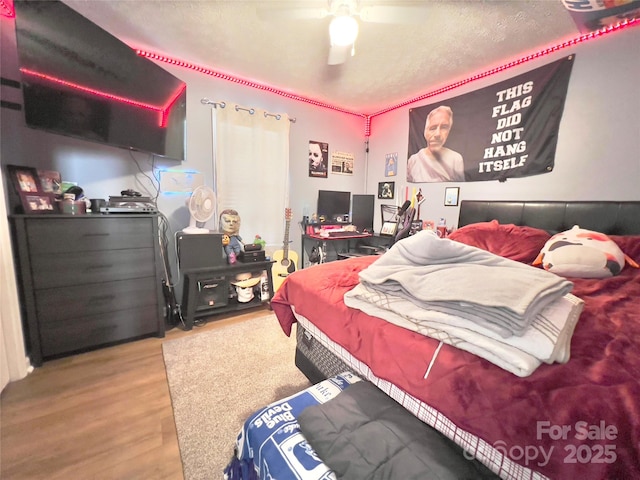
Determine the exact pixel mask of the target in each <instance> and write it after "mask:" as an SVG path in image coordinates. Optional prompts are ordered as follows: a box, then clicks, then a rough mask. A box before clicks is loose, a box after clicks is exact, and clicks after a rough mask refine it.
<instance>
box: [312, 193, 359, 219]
mask: <svg viewBox="0 0 640 480" xmlns="http://www.w3.org/2000/svg"><path fill="white" fill-rule="evenodd" d="M350 208H351V193H350V192H336V191H334V190H319V191H318V211H317V213H318V218H319V219H322V218H324V221H325V222H329V223H333V222H342V221H344V217H345V216H346V217H347V218H348V217H349V209H350Z"/></svg>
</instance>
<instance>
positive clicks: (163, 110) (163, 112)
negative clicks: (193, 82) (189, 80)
mask: <svg viewBox="0 0 640 480" xmlns="http://www.w3.org/2000/svg"><path fill="white" fill-rule="evenodd" d="M20 71H21V72H22V73H23V74H25V75H31V76H34V77H37V78H41V79H43V80H46V81H48V82H52V83H57V84H58V85H64V86H65V87H69V88H72V89H74V90H80V91H81V92H85V93H90V94H92V95H95V96H98V97H102V98H107V99H109V100H115V101H117V102H122V103H126V104H128V105H132V106H134V107H139V108H144V109H147V110H152V111H155V112H158V114H159V115H160V127H162V128H165V127H166V126H167V118H168V116H169V113H168V112H169V110H170V108H171V107H172V106H173V104H174V103H175V102H176V101H177V100H178V98H179V97H180V95H181V94H182V92H183V90H184V89H185V88H186V85H181V86H180V88H179V89H178V90H177V91H176V92H175V93H174V94H173V95H172V96H171V97H170V99H169V101H168V102H167V103H166V105H165V106H162V107H157V106H155V105H149V104H147V103H142V102H138V101H136V100H131V99H130V98H125V97H120V96H118V95H112V94H110V93H107V92H102V91H100V90H96V89H95V88H90V87H85V86H83V85H78V84H76V83H73V82H69V81H67V80H62V79H60V78H57V77H54V76H51V75H47V74H44V73H40V72H36V71H33V70H29V69H27V68H21V69H20Z"/></svg>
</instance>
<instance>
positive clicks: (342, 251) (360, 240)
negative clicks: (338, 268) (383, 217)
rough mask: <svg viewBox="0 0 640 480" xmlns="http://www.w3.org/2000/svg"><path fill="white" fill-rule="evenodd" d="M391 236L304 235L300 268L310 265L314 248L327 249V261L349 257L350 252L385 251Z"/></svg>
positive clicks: (369, 253) (325, 259) (368, 252)
mask: <svg viewBox="0 0 640 480" xmlns="http://www.w3.org/2000/svg"><path fill="white" fill-rule="evenodd" d="M390 241H391V237H386V236H380V235H376V234H357V233H354V235H353V236H347V237H322V236H320V235H302V239H301V249H302V256H301V262H300V263H301V265H300V268H304V267H305V266H310V265H312V263H311V262H310V261H309V255H310V253H311V251H312V249H313V247H316V248H321V247H322V248H323V249H324V250H325V258H324V261H325V262H331V261H334V260H340V259H342V258H347V257H348V256H350V255H349V254H354V253H356V254H357V253H360V254H365V255H372V254H376V252H377V251H379V250H381V251H385V250H386V247H387V246H388V245H389V243H390Z"/></svg>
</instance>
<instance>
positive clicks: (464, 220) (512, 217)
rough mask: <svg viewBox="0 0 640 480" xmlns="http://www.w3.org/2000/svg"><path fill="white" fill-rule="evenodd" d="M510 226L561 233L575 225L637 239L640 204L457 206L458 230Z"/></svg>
mask: <svg viewBox="0 0 640 480" xmlns="http://www.w3.org/2000/svg"><path fill="white" fill-rule="evenodd" d="M494 219H495V220H498V222H499V223H512V224H515V225H528V226H530V227H536V228H541V229H543V230H547V231H548V232H549V233H557V232H562V231H564V230H568V229H570V228H571V227H573V226H574V225H579V226H580V227H581V228H585V229H587V230H594V231H597V232H602V233H606V234H609V235H640V201H639V202H612V201H601V202H597V201H588V202H587V201H576V202H560V201H552V202H541V201H481V200H463V201H462V202H461V203H460V215H459V218H458V227H462V226H464V225H468V224H470V223H477V222H490V221H491V220H494Z"/></svg>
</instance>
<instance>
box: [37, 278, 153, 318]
mask: <svg viewBox="0 0 640 480" xmlns="http://www.w3.org/2000/svg"><path fill="white" fill-rule="evenodd" d="M157 288H158V285H156V277H148V278H136V279H133V280H122V281H118V282H107V283H102V284H99V285H77V286H73V287H58V288H45V289H40V290H37V291H36V311H37V313H38V322H39V323H40V325H43V324H46V323H54V322H59V321H60V320H65V319H68V318H77V317H83V316H91V315H100V314H104V313H109V312H116V311H119V310H128V309H131V308H137V307H149V308H156V307H157V305H158V297H157Z"/></svg>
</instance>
